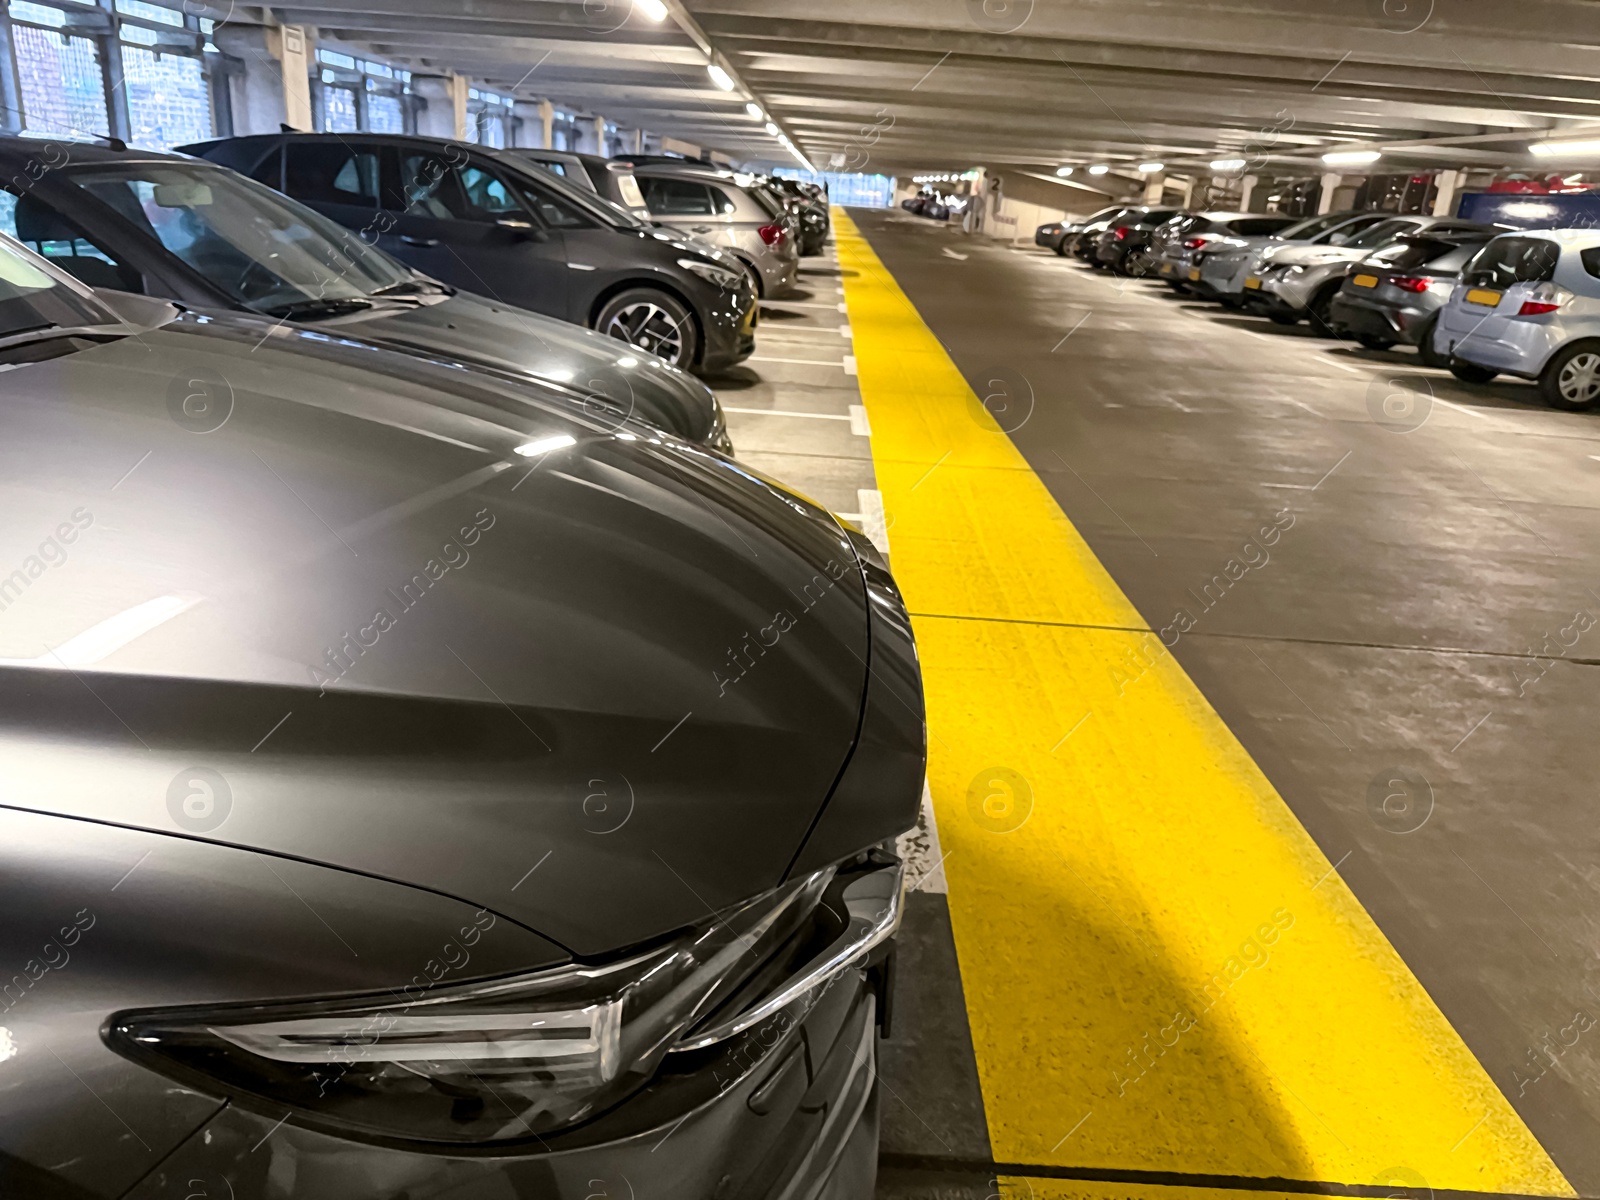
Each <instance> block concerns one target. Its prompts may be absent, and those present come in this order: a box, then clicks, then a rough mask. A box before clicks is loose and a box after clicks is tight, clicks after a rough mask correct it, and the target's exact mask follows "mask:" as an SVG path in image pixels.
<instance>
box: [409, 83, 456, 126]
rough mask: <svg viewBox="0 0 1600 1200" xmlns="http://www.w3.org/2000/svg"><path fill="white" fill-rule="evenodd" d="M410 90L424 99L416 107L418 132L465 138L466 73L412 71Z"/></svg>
mask: <svg viewBox="0 0 1600 1200" xmlns="http://www.w3.org/2000/svg"><path fill="white" fill-rule="evenodd" d="M411 91H412V92H413V94H415V95H417V96H419V97H420V98H421V99H422V100H423V101H424V106H423V107H421V108H419V109H418V110H417V132H418V133H419V134H421V135H422V136H423V137H436V138H444V139H445V140H446V141H453V142H461V141H466V138H467V79H466V76H464V75H413V76H412V77H411Z"/></svg>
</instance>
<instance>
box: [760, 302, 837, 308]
mask: <svg viewBox="0 0 1600 1200" xmlns="http://www.w3.org/2000/svg"><path fill="white" fill-rule="evenodd" d="M761 306H762V307H763V308H833V307H835V306H834V305H832V304H819V303H818V302H817V301H815V300H763V301H762V302H761ZM840 307H843V306H842V305H841V306H840Z"/></svg>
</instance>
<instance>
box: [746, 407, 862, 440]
mask: <svg viewBox="0 0 1600 1200" xmlns="http://www.w3.org/2000/svg"><path fill="white" fill-rule="evenodd" d="M860 407H861V406H860V405H859V404H852V405H851V406H850V408H851V409H852V410H854V409H857V408H860ZM722 411H723V412H731V413H746V414H748V415H750V416H754V417H808V418H810V419H811V420H813V421H849V422H850V432H851V433H854V432H855V431H856V428H855V425H856V421H855V413H854V411H852V412H851V413H849V414H848V415H847V414H845V413H808V412H796V411H795V410H794V409H792V408H733V407H732V406H730V405H727V404H724V405H723V406H722ZM863 411H865V410H863Z"/></svg>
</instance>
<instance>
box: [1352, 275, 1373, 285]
mask: <svg viewBox="0 0 1600 1200" xmlns="http://www.w3.org/2000/svg"><path fill="white" fill-rule="evenodd" d="M1351 282H1352V283H1354V284H1355V285H1356V286H1357V287H1377V286H1378V277H1377V276H1376V275H1357V276H1356V277H1355V278H1354V279H1353V280H1351Z"/></svg>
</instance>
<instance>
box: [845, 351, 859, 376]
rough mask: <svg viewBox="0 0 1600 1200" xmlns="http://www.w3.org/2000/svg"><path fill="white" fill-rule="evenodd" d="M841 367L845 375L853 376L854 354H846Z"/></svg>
mask: <svg viewBox="0 0 1600 1200" xmlns="http://www.w3.org/2000/svg"><path fill="white" fill-rule="evenodd" d="M842 365H843V366H844V373H845V374H846V375H854V374H855V373H856V356H855V355H854V354H846V355H845V356H844V363H843V364H842Z"/></svg>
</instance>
